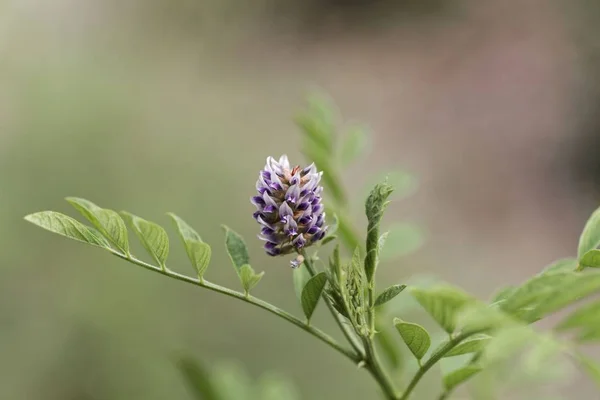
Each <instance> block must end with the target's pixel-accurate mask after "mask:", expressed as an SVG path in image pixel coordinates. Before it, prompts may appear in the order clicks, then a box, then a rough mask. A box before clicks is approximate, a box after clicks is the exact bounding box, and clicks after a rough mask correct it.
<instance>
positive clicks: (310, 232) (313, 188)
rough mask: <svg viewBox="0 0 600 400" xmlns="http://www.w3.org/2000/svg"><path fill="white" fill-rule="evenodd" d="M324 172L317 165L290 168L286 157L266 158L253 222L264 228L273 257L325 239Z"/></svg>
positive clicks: (253, 199)
mask: <svg viewBox="0 0 600 400" xmlns="http://www.w3.org/2000/svg"><path fill="white" fill-rule="evenodd" d="M322 174H323V173H322V172H317V168H316V167H315V165H314V164H311V165H309V166H308V167H306V168H300V167H299V166H295V167H293V168H290V163H289V161H288V158H287V156H286V155H283V156H281V158H280V159H279V161H276V160H275V159H274V158H273V157H269V158H267V165H265V168H264V169H263V170H262V171H260V175H259V177H258V181H257V182H256V190H258V195H257V196H254V197H252V199H251V201H252V204H254V205H255V206H256V208H257V211H256V212H255V213H254V219H256V220H257V221H258V223H259V224H260V225H261V226H262V229H261V231H260V235H259V236H258V237H259V238H260V239H261V240H264V241H266V243H265V251H266V252H267V254H269V255H270V256H277V255H283V254H289V253H292V252H294V251H299V250H300V249H302V248H304V247H307V246H310V245H311V244H313V243H315V242H317V241H319V240H321V239H323V237H324V236H325V232H326V231H327V227H326V226H324V223H325V212H324V210H323V204H322V203H321V192H322V191H323V187H322V186H319V182H320V181H321V175H322Z"/></svg>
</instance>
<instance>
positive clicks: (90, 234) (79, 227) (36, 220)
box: [25, 211, 110, 249]
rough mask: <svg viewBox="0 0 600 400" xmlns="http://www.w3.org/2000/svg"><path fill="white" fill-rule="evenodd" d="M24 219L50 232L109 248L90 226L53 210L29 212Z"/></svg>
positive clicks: (104, 240)
mask: <svg viewBox="0 0 600 400" xmlns="http://www.w3.org/2000/svg"><path fill="white" fill-rule="evenodd" d="M25 220H26V221H28V222H31V223H32V224H34V225H37V226H39V227H40V228H44V229H46V230H48V231H50V232H53V233H58V234H59V235H62V236H65V237H68V238H69V239H73V240H77V241H79V242H83V243H87V244H91V245H93V246H98V247H102V248H106V249H109V248H110V244H109V243H108V242H107V241H106V239H104V237H102V235H100V234H99V233H96V232H94V231H93V230H92V229H91V228H89V227H87V226H85V225H83V224H82V223H80V222H79V221H77V220H75V219H73V218H71V217H69V216H67V215H64V214H61V213H58V212H54V211H40V212H37V213H34V214H29V215H27V216H26V217H25Z"/></svg>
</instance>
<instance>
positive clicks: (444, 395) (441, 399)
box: [438, 390, 451, 400]
mask: <svg viewBox="0 0 600 400" xmlns="http://www.w3.org/2000/svg"><path fill="white" fill-rule="evenodd" d="M450 393H451V392H450V391H449V390H444V392H442V394H440V396H439V397H438V400H446V399H447V398H448V396H450Z"/></svg>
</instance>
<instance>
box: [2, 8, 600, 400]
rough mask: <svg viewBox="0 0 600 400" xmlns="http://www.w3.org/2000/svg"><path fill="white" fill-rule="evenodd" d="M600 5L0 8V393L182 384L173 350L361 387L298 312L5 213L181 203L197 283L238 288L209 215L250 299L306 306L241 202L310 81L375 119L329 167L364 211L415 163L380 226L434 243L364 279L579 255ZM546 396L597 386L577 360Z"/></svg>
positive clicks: (501, 268) (467, 278) (315, 393)
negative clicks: (392, 177)
mask: <svg viewBox="0 0 600 400" xmlns="http://www.w3.org/2000/svg"><path fill="white" fill-rule="evenodd" d="M599 20H600V6H598V4H597V3H596V2H594V1H590V0H573V1H560V0H505V1H501V2H500V1H493V0H448V1H441V0H425V1H416V0H402V1H384V0H381V1H369V0H352V1H351V0H304V1H298V0H280V1H267V0H254V1H245V0H128V1H114V0H113V1H111V0H105V1H100V0H54V1H39V0H4V1H0V243H1V244H0V249H1V250H2V251H1V257H0V260H1V261H0V398H2V399H19V400H20V399H44V400H76V399H77V400H80V399H81V400H87V399H90V400H91V399H94V400H96V399H116V400H121V399H123V400H125V399H127V400H130V399H145V400H154V399H156V400H158V399H191V396H190V395H189V393H188V392H187V390H186V387H185V386H184V384H183V381H182V379H181V376H180V375H179V373H178V371H177V370H176V369H175V368H174V366H173V362H172V361H173V357H174V356H175V355H177V354H182V353H183V354H187V355H190V356H192V357H195V358H197V359H200V360H203V361H204V362H205V363H207V364H208V365H212V363H214V362H217V361H218V360H223V359H226V360H237V362H239V363H240V365H242V366H243V368H245V369H246V370H247V371H248V374H249V375H250V376H251V377H253V378H256V377H259V376H261V375H262V374H263V373H265V371H277V372H278V373H281V374H285V375H286V376H288V377H289V378H290V379H292V380H293V381H294V382H295V384H296V386H297V387H298V388H299V390H300V392H301V394H302V395H303V398H306V399H363V398H364V399H371V398H374V393H375V390H376V387H375V385H374V383H373V382H372V381H371V380H370V378H369V377H368V376H367V374H365V373H364V372H362V371H358V370H357V368H356V367H355V366H353V365H350V364H349V363H348V362H347V361H346V360H344V359H342V358H341V357H339V356H338V355H337V354H334V353H332V352H330V351H328V350H327V349H326V348H325V347H324V346H323V345H321V344H320V343H317V342H316V341H315V340H314V339H312V338H311V337H308V336H307V335H306V334H304V333H303V332H301V331H299V330H297V329H296V328H294V327H293V326H291V325H288V324H285V323H284V322H282V321H280V320H278V319H276V318H274V317H273V316H271V315H268V314H266V313H264V312H262V311H261V310H258V309H255V308H252V307H250V306H247V305H244V304H240V303H239V302H237V301H235V300H232V299H228V298H224V297H223V296H219V295H216V294H212V293H209V292H205V291H202V290H199V289H198V288H195V287H190V286H188V285H185V284H182V283H179V282H175V281H171V280H168V279H166V278H164V277H161V276H158V275H157V276H155V275H153V274H150V273H148V272H145V271H143V270H141V269H139V268H136V267H134V266H131V265H128V264H126V263H124V262H121V261H119V260H118V259H116V258H113V257H110V256H109V255H107V254H105V253H103V252H101V251H100V250H94V249H90V248H88V247H86V246H83V245H78V244H75V243H73V242H69V241H67V240H64V239H62V238H60V237H57V236H53V235H50V234H48V233H46V232H43V231H42V230H40V229H37V228H34V227H33V226H31V225H29V224H27V223H25V222H24V221H23V219H22V217H23V216H24V215H25V214H28V213H31V212H34V211H38V210H44V209H53V210H57V211H62V212H67V213H71V215H75V214H74V213H73V212H72V211H71V210H70V209H69V207H68V204H66V203H65V202H64V201H63V197H65V196H68V195H70V196H80V197H85V198H89V199H91V200H93V201H95V202H97V203H98V204H100V205H102V206H105V207H108V208H113V209H117V210H120V209H126V210H129V211H132V212H134V213H136V214H138V215H141V216H143V217H145V218H147V219H150V220H153V221H157V222H159V223H162V224H163V225H165V226H168V227H170V226H169V221H168V220H167V218H166V217H165V215H164V213H165V212H166V211H174V212H176V213H178V214H179V215H181V216H182V217H183V218H185V219H186V220H188V221H189V222H190V223H191V224H193V225H194V226H195V227H196V228H197V230H198V231H199V232H200V233H201V234H202V236H203V239H204V240H205V241H207V242H209V243H210V244H211V245H212V246H213V263H212V265H211V267H210V270H209V272H208V277H209V279H211V280H214V281H217V282H219V283H222V284H225V285H227V286H231V287H237V278H236V276H235V274H234V272H233V269H232V268H231V267H230V266H229V262H228V260H227V258H226V256H225V251H224V245H223V243H222V233H221V231H220V229H219V225H220V224H221V223H226V224H228V225H229V226H231V227H233V228H234V229H236V230H237V231H238V232H240V233H242V234H243V235H244V236H245V237H246V238H247V241H248V243H249V245H250V251H251V257H252V259H253V264H254V266H255V268H256V269H258V270H265V271H266V277H265V278H264V279H263V281H262V282H261V284H260V285H259V287H258V288H257V290H256V295H257V296H260V297H263V298H266V299H268V300H270V301H272V302H273V303H275V304H278V305H281V306H282V307H284V308H286V309H289V310H292V311H293V312H295V313H298V314H299V313H300V309H299V307H298V305H297V303H296V299H295V296H294V293H293V288H292V283H291V271H290V269H289V267H288V264H287V260H284V259H270V258H268V257H267V256H265V255H264V254H263V253H262V251H261V249H260V243H259V242H258V240H253V239H252V238H253V237H254V234H255V233H256V231H257V227H256V226H255V224H254V221H253V220H252V218H251V213H252V206H251V205H250V203H249V201H248V198H249V196H251V195H252V192H253V190H254V182H255V180H256V175H257V172H258V170H259V169H260V168H261V167H262V166H263V164H264V159H265V158H266V156H268V155H279V154H282V153H288V154H289V155H290V157H291V158H292V159H294V160H300V157H301V155H300V152H299V144H300V137H299V132H298V130H297V128H296V127H295V126H294V124H293V122H292V117H293V116H294V115H295V114H296V113H297V112H298V111H299V110H300V109H301V108H302V107H303V106H304V99H305V96H306V94H307V93H309V92H310V91H311V90H313V89H318V90H320V91H323V92H326V93H328V94H329V95H330V96H331V98H332V99H334V100H335V102H336V103H337V105H338V107H339V109H340V110H341V111H342V113H343V115H344V117H345V118H346V119H348V120H356V121H361V122H364V123H367V124H368V125H369V126H370V127H371V128H372V140H371V144H370V151H369V153H368V155H367V156H365V157H363V158H362V159H361V160H360V163H359V164H358V165H356V166H353V167H351V168H349V170H348V171H347V173H345V174H344V180H345V182H344V183H345V184H346V185H347V186H348V188H349V191H350V193H351V194H352V197H353V199H354V202H355V203H356V205H357V207H356V209H355V217H356V221H357V224H359V225H360V223H361V213H360V211H361V206H360V204H361V203H362V201H363V199H364V193H365V189H364V187H365V185H366V184H367V183H369V182H372V177H373V176H378V175H381V173H385V172H386V171H397V170H402V171H404V170H407V171H411V172H412V173H414V174H415V175H416V176H417V177H418V178H419V183H420V184H419V191H418V192H417V193H416V194H415V195H414V196H412V197H410V198H408V199H406V200H403V201H402V202H398V203H394V205H393V206H392V207H391V208H390V211H389V214H388V219H389V221H391V220H394V219H402V220H405V221H410V222H412V223H417V224H419V225H421V226H422V227H423V229H424V230H425V231H426V232H427V233H428V240H427V243H426V245H425V246H424V247H423V248H422V249H421V250H420V251H419V252H417V253H415V254H413V255H411V256H409V257H407V258H404V259H402V260H398V261H394V262H390V263H387V265H386V266H385V267H382V268H381V269H380V270H381V276H380V278H379V279H380V280H381V282H389V283H392V282H393V283H398V282H403V281H404V280H406V278H407V277H409V276H414V275H419V274H424V273H427V274H434V275H436V276H438V277H440V278H441V279H444V280H446V281H449V282H452V283H454V284H457V285H460V286H462V287H464V288H466V289H468V290H470V291H472V292H474V293H476V294H477V295H478V296H480V297H481V298H486V297H488V296H489V295H490V294H491V293H492V292H493V290H494V289H495V288H496V287H498V286H501V285H505V284H509V283H516V282H519V281H521V280H522V279H524V278H525V277H527V276H529V275H531V274H533V273H535V272H536V271H538V270H540V269H541V268H542V267H543V266H544V265H545V264H548V263H549V262H551V261H552V260H554V259H556V258H560V257H564V256H569V255H573V254H574V253H575V249H576V241H577V236H578V234H579V232H580V229H581V228H582V227H583V223H584V221H585V219H586V217H587V216H588V215H589V214H590V212H591V211H592V210H593V209H595V208H596V207H597V205H598V194H599V193H600V157H599V156H598V154H599V153H598V148H599V147H598V146H599V145H600V117H599V115H600V114H599V113H598V111H599V110H600V73H599V72H598V71H600V69H599V67H600V60H599V56H600V48H599V45H600V43H599V41H598V37H600V36H598V33H599V28H598V27H599V26H600V25H598V21H599ZM169 232H170V233H171V238H172V251H171V256H170V260H171V264H172V265H173V266H177V265H181V267H180V268H179V267H175V268H177V269H179V270H180V271H188V272H190V273H191V272H192V271H191V270H189V269H187V266H186V265H187V263H186V260H185V259H184V251H183V249H182V248H181V247H178V246H179V243H178V242H177V241H176V240H175V238H176V236H175V235H174V232H173V231H172V230H170V231H169ZM138 253H140V254H141V251H138ZM317 311H318V316H317V319H316V321H315V322H316V323H317V324H320V325H322V326H323V327H324V329H327V330H329V331H331V332H335V327H334V326H332V325H331V324H329V323H328V320H327V318H326V315H325V314H324V313H323V311H324V309H320V310H317ZM431 375H432V376H431V377H430V378H429V380H426V382H429V385H428V384H424V385H422V386H423V387H422V388H421V390H422V391H421V392H419V393H420V394H418V395H417V397H416V398H419V399H421V398H422V399H428V398H432V397H430V396H432V395H431V394H430V393H431V392H427V389H428V387H429V388H430V387H434V388H435V385H438V383H437V382H438V381H439V378H438V377H436V376H435V373H432V374H431ZM561 390H562V392H561ZM555 393H562V394H563V395H564V398H570V399H584V398H589V399H592V398H597V394H594V393H595V392H594V391H593V390H592V387H591V384H590V383H589V382H588V380H587V379H585V378H583V377H581V378H578V377H576V378H575V383H574V384H572V385H571V386H566V387H561V388H558V389H557V392H555ZM460 395H461V394H460V393H459V394H458V395H457V397H458V398H460ZM463 395H464V396H467V395H466V394H464V393H463ZM465 398H467V397H465ZM515 398H516V397H515Z"/></svg>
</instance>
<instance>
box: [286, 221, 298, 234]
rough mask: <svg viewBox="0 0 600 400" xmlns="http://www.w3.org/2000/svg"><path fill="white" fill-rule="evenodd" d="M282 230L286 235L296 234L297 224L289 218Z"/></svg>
mask: <svg viewBox="0 0 600 400" xmlns="http://www.w3.org/2000/svg"><path fill="white" fill-rule="evenodd" d="M283 232H284V233H285V234H286V235H288V236H296V235H297V234H298V224H296V221H294V220H293V219H292V218H290V219H289V220H288V221H287V222H286V223H285V226H284V230H283Z"/></svg>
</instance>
